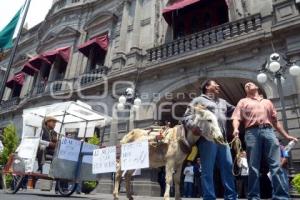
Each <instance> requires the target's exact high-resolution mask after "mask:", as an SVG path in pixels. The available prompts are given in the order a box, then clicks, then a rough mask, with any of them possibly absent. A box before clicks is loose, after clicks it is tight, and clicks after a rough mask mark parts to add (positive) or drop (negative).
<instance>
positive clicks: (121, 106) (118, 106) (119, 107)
mask: <svg viewBox="0 0 300 200" xmlns="http://www.w3.org/2000/svg"><path fill="white" fill-rule="evenodd" d="M124 108H125V105H124V104H123V103H118V105H117V109H118V110H124Z"/></svg>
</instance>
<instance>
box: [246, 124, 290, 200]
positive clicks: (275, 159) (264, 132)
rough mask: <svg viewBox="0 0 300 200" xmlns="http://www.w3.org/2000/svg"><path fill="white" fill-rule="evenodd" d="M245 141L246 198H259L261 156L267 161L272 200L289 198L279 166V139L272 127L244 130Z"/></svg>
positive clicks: (254, 199) (250, 199) (252, 199)
mask: <svg viewBox="0 0 300 200" xmlns="http://www.w3.org/2000/svg"><path fill="white" fill-rule="evenodd" d="M245 141H246V146H247V157H248V164H249V177H248V199H249V200H256V199H260V189H259V188H260V185H259V177H260V163H261V159H262V156H264V157H265V160H266V161H267V162H268V166H269V169H270V172H271V175H272V187H273V197H272V199H273V200H287V199H289V194H288V188H287V184H286V181H285V177H284V173H283V171H282V169H281V167H280V147H279V141H278V139H277V138H276V136H275V133H274V132H273V129H272V128H263V129H261V128H251V129H248V130H246V134H245Z"/></svg>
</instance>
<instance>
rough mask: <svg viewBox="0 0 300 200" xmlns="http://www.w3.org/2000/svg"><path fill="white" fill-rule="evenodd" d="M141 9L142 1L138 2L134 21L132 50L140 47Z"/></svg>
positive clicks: (138, 0)
mask: <svg viewBox="0 0 300 200" xmlns="http://www.w3.org/2000/svg"><path fill="white" fill-rule="evenodd" d="M141 9H142V8H141V0H136V3H135V13H134V21H133V32H132V34H131V41H132V42H131V44H132V46H131V48H132V47H139V46H140V28H141Z"/></svg>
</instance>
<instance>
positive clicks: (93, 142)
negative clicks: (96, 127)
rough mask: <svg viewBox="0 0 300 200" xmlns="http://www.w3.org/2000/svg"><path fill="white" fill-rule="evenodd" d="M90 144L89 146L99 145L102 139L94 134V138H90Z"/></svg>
mask: <svg viewBox="0 0 300 200" xmlns="http://www.w3.org/2000/svg"><path fill="white" fill-rule="evenodd" d="M88 143H89V144H94V145H99V144H100V139H99V138H98V137H97V135H96V134H94V136H93V137H91V138H89V140H88Z"/></svg>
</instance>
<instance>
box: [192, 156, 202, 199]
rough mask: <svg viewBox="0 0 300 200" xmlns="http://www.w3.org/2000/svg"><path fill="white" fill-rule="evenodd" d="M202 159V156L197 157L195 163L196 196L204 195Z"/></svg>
mask: <svg viewBox="0 0 300 200" xmlns="http://www.w3.org/2000/svg"><path fill="white" fill-rule="evenodd" d="M201 171H202V169H201V161H200V158H197V159H196V163H195V165H194V197H198V198H199V197H202V187H201Z"/></svg>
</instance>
